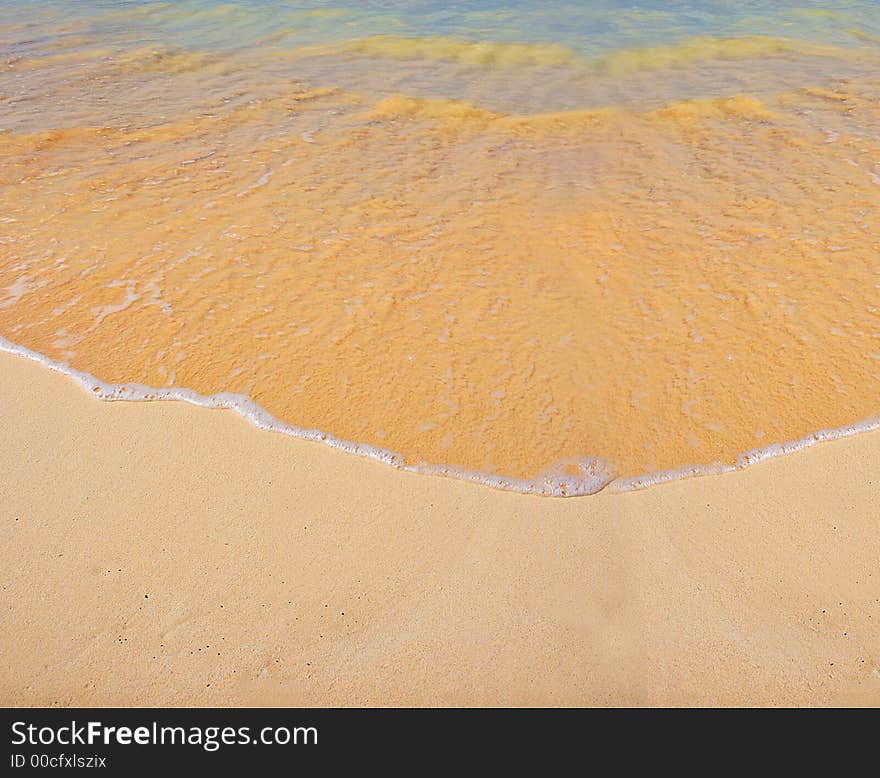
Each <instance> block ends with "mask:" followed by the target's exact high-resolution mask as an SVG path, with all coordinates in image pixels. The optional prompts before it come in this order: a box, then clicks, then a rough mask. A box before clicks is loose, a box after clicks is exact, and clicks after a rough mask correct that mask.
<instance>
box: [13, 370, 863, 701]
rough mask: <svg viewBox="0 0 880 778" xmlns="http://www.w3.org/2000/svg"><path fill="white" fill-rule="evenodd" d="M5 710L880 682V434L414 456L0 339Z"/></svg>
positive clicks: (728, 692) (769, 694)
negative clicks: (381, 457)
mask: <svg viewBox="0 0 880 778" xmlns="http://www.w3.org/2000/svg"><path fill="white" fill-rule="evenodd" d="M0 429H2V432H3V445H2V447H0V472H2V476H0V532H2V546H0V547H2V554H3V556H4V559H3V569H4V571H5V574H4V576H3V586H2V613H3V618H2V630H0V634H2V639H0V660H2V666H3V671H2V674H0V702H2V703H3V704H5V705H18V706H26V705H145V706H151V705H788V704H791V705H827V704H875V705H876V704H880V572H878V565H877V561H878V559H880V516H878V509H877V505H878V502H880V478H878V473H880V467H878V465H880V434H877V433H866V434H864V435H860V436H856V437H853V438H848V439H846V440H839V441H834V442H830V443H826V444H823V445H820V446H816V447H814V448H811V449H809V450H806V451H803V452H800V453H796V454H792V455H789V456H786V457H782V458H779V459H774V460H771V461H768V462H764V463H761V464H758V465H755V466H753V467H751V468H749V469H747V470H743V471H739V472H735V473H731V474H727V475H723V476H709V477H704V478H697V479H690V480H685V481H678V482H674V483H669V484H665V485H661V486H656V487H654V488H651V489H648V490H645V491H641V492H631V493H627V494H610V493H607V492H602V493H599V494H597V495H594V496H591V497H583V498H569V499H551V498H540V497H530V496H524V495H517V494H512V493H505V492H499V491H494V490H491V489H488V488H485V487H481V486H478V485H474V484H468V483H464V482H460V481H454V480H450V479H444V478H438V477H430V476H420V475H415V474H411V473H406V472H400V471H397V470H394V469H393V468H391V467H388V466H385V465H382V464H379V463H376V462H373V461H370V460H367V459H363V458H358V457H353V456H349V455H345V454H342V453H340V452H338V451H334V450H332V449H329V448H327V447H324V446H322V445H320V444H316V443H310V442H305V441H301V440H295V439H290V438H287V437H284V436H281V435H277V434H272V433H267V432H262V431H259V430H256V429H254V428H253V427H252V426H250V425H249V424H248V423H247V422H246V421H245V420H244V419H242V418H240V417H239V416H237V415H235V414H233V413H231V412H228V411H216V410H207V409H202V408H196V407H192V406H189V405H186V404H183V403H177V402H154V403H122V402H120V403H104V402H99V401H97V400H95V399H93V398H91V397H89V396H88V395H87V394H86V393H85V392H84V391H83V390H82V389H80V388H79V387H78V386H76V385H75V384H74V383H73V382H72V381H70V380H69V379H67V378H65V377H64V376H61V375H59V374H56V373H53V372H51V371H49V370H46V369H45V368H43V367H41V366H39V365H37V364H34V363H31V362H28V361H26V360H24V359H21V358H18V357H15V356H11V355H7V354H0Z"/></svg>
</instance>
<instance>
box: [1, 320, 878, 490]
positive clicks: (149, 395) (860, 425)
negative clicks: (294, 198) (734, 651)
mask: <svg viewBox="0 0 880 778" xmlns="http://www.w3.org/2000/svg"><path fill="white" fill-rule="evenodd" d="M0 351H3V352H6V353H8V354H14V355H17V356H20V357H24V358H26V359H30V360H32V361H34V362H37V363H39V364H41V365H43V366H45V367H48V368H49V369H50V370H54V371H56V372H58V373H61V374H63V375H66V376H68V377H70V378H72V379H73V380H74V381H75V382H76V383H78V384H79V385H80V386H81V387H82V388H83V389H85V390H86V391H88V392H89V393H90V394H91V395H92V396H93V397H97V398H98V399H100V400H107V401H118V400H127V401H155V400H178V401H181V402H186V403H190V404H191V405H198V406H200V407H202V408H222V409H227V410H231V411H235V412H236V413H238V414H239V415H240V416H243V417H244V418H245V419H247V420H248V421H249V422H251V423H252V424H253V425H254V426H255V427H258V428H259V429H263V430H269V431H271V432H280V433H282V434H284V435H289V436H291V437H294V438H301V439H302V440H311V441H315V442H317V443H323V444H325V445H327V446H330V447H331V448H335V449H338V450H340V451H344V452H346V453H348V454H356V455H358V456H363V457H368V458H369V459H374V460H376V461H377V462H382V463H384V464H386V465H391V466H392V467H395V468H397V469H399V470H405V471H407V472H411V473H419V474H423V475H437V476H445V477H447V478H455V479H458V480H462V481H471V482H473V483H478V484H482V485H484V486H489V487H492V488H493V489H499V490H502V491H509V492H518V493H521V494H534V495H542V496H545V497H579V496H585V495H591V494H596V493H597V492H599V491H602V490H603V489H606V488H607V490H608V491H609V492H618V493H619V492H631V491H637V490H640V489H646V488H648V487H650V486H655V485H657V484H662V483H667V482H670V481H677V480H681V479H684V478H694V477H697V476H704V475H718V474H721V473H729V472H732V471H735V470H742V469H744V468H746V467H749V466H751V465H753V464H755V463H757V462H762V461H764V460H766V459H770V458H773V457H778V456H782V455H784V454H790V453H793V452H796V451H801V450H803V449H806V448H809V447H810V446H814V445H816V444H817V443H821V442H824V441H829V440H835V439H838V438H845V437H849V436H851V435H856V434H858V433H861V432H869V431H871V430H877V429H880V417H873V418H869V419H865V420H863V421H861V422H857V423H854V424H848V425H846V426H843V427H838V428H836V429H825V430H819V431H817V432H814V433H811V434H810V435H807V436H805V437H803V438H801V439H799V440H794V441H786V442H781V443H774V444H771V445H768V446H764V447H762V448H757V449H753V450H751V451H747V452H745V453H743V454H740V455H739V456H738V457H737V459H736V461H735V463H734V464H732V465H726V464H723V463H721V462H712V463H708V464H701V465H700V464H697V465H689V466H686V467H680V468H675V469H671V470H661V471H658V472H656V473H648V474H645V475H640V476H636V477H631V478H616V477H615V476H614V474H613V472H612V471H611V469H610V466H609V465H608V464H607V463H606V462H604V461H603V460H601V459H598V458H595V459H582V460H578V461H577V462H572V461H571V460H566V461H564V462H560V463H559V465H557V466H554V467H552V468H550V469H549V470H548V471H547V473H546V474H544V475H539V476H537V477H535V478H533V479H524V478H507V477H504V476H499V475H495V474H493V473H484V472H480V471H476V470H466V469H463V468H459V467H455V466H454V465H443V464H422V463H420V464H410V463H407V462H406V461H405V460H404V458H403V456H402V455H401V454H399V453H397V452H394V451H391V450H389V449H383V448H379V447H377V446H372V445H368V444H365V443H356V442H354V441H350V440H342V439H340V438H337V437H336V436H334V435H331V434H330V433H329V432H324V431H322V430H314V429H305V428H303V427H298V426H296V425H293V424H287V423H285V422H282V421H280V420H279V419H277V418H275V417H274V416H273V415H272V414H271V413H269V412H268V411H267V410H266V409H265V408H263V407H261V406H260V405H258V404H257V403H255V402H254V401H253V400H252V399H251V398H250V397H247V396H246V395H242V394H233V393H231V392H218V393H217V394H212V395H202V394H199V393H198V392H195V391H193V390H191V389H184V388H177V387H172V388H164V389H157V388H154V387H150V386H145V385H144V384H138V383H122V384H109V383H106V382H104V381H101V380H100V379H98V378H96V377H95V376H93V375H91V374H90V373H86V372H83V371H81V370H76V369H74V368H72V367H70V365H68V364H65V363H63V362H57V361H55V360H53V359H50V358H49V357H47V356H45V355H43V354H40V353H38V352H36V351H32V350H31V349H28V348H25V347H24V346H19V345H17V344H15V343H13V342H12V341H10V340H8V339H6V338H4V337H3V336H2V335H0ZM572 466H574V467H576V468H578V469H580V471H581V474H580V475H571V474H569V473H567V472H565V474H562V473H563V472H564V471H565V469H566V468H571V467H572Z"/></svg>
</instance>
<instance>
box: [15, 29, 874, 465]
mask: <svg viewBox="0 0 880 778" xmlns="http://www.w3.org/2000/svg"><path fill="white" fill-rule="evenodd" d="M400 45H401V44H400V43H399V42H398V41H395V40H394V39H390V40H389V39H384V40H379V41H372V42H371V43H369V44H366V43H357V44H351V45H350V46H349V47H348V49H347V51H348V54H347V55H346V56H347V57H349V59H348V60H347V61H348V62H349V63H351V62H352V61H355V60H356V59H357V57H361V56H364V57H368V56H372V55H374V54H375V52H373V51H371V49H370V47H379V46H385V47H386V48H387V49H388V50H389V51H391V53H390V54H389V53H388V51H385V52H384V53H383V56H385V57H386V61H389V62H392V63H393V62H394V61H395V55H394V50H395V47H397V48H399V47H400ZM420 45H421V46H422V47H423V48H424V47H430V46H433V47H434V48H435V49H436V51H434V52H433V53H432V52H428V53H427V54H426V53H425V51H420V52H417V56H418V58H419V61H420V64H419V66H420V67H422V66H424V63H425V62H426V61H430V58H431V56H434V55H436V57H435V58H436V59H437V60H438V61H441V60H444V61H445V64H437V67H447V66H448V67H450V68H451V67H469V68H473V67H477V68H479V67H483V66H484V65H485V63H484V62H482V61H480V59H479V56H478V53H474V52H468V51H465V50H464V49H458V48H455V47H454V46H453V47H452V48H450V44H448V43H444V42H443V41H442V40H440V41H433V42H428V43H424V42H423V43H422V44H420ZM707 45H708V44H706V43H705V42H703V43H699V42H698V43H691V44H690V46H691V48H690V49H689V50H688V51H686V52H685V54H686V55H687V56H689V57H691V58H693V57H698V58H699V57H700V56H701V52H703V51H704V50H705V48H706V46H707ZM748 45H751V46H753V47H754V46H757V45H758V44H756V43H754V42H752V43H750V44H748ZM358 47H360V48H358ZM444 47H445V48H444ZM338 49H339V47H336V49H335V50H334V51H333V52H331V54H330V55H333V56H339V53H338ZM330 55H328V56H330ZM715 55H717V51H713V50H712V49H711V47H710V49H709V51H708V53H707V54H706V56H707V57H710V56H715ZM301 56H302V60H303V62H304V63H305V64H304V65H303V67H304V68H305V67H311V68H313V69H314V72H316V73H317V72H319V71H320V62H319V60H320V59H321V58H320V57H315V56H313V54H312V53H309V52H305V53H303V54H302V55H301ZM400 56H401V57H409V56H416V55H412V54H411V53H410V52H406V53H405V55H400ZM498 56H501V57H502V64H503V65H504V66H505V67H508V68H519V67H525V68H535V69H537V70H535V74H536V75H535V78H538V77H539V76H540V75H541V73H545V75H546V72H547V71H546V70H540V69H541V68H548V67H549V68H555V67H570V66H571V63H569V62H567V61H565V57H564V55H563V54H561V53H560V52H559V51H557V50H555V49H553V50H551V51H550V52H549V54H548V55H547V56H548V57H549V61H547V62H542V61H536V60H535V58H536V56H537V55H534V54H530V55H529V56H525V54H523V52H521V51H519V50H516V49H508V50H506V51H505V52H502V53H501V54H499V55H498ZM633 56H635V55H633ZM656 56H660V57H661V59H660V61H659V63H656V67H658V68H663V67H672V66H673V65H674V66H679V65H680V63H670V62H668V61H666V60H664V59H663V57H666V58H667V59H668V57H669V56H670V55H669V53H668V52H667V53H665V54H663V53H662V52H661V53H660V54H659V55H657V54H656V52H655V58H656ZM743 56H744V57H748V56H752V52H750V51H749V50H747V51H746V52H745V53H744V55H743ZM804 56H805V57H809V58H810V59H809V61H807V60H805V63H806V64H805V65H804V68H805V70H809V67H818V68H820V69H821V65H818V66H817V65H816V62H817V61H820V60H821V57H822V56H824V54H823V53H822V52H815V51H814V52H806V53H805V54H804ZM352 57H353V58H355V60H352V59H351V58H352ZM504 57H506V58H507V60H510V61H509V62H508V61H506V60H504V59H503V58H504ZM554 57H555V59H554ZM817 58H819V59H817ZM631 59H632V58H631ZM631 59H623V58H618V60H616V61H615V62H612V63H611V64H609V63H608V62H606V63H605V64H597V63H588V64H586V65H583V70H582V71H580V74H579V75H578V78H584V79H586V78H588V77H589V76H588V74H589V73H593V74H594V75H595V79H596V81H597V83H598V82H600V81H601V79H602V78H610V77H613V76H620V74H623V76H622V77H629V76H627V75H626V74H630V76H631V78H632V79H638V78H641V77H642V75H641V74H642V73H643V71H644V68H643V67H642V66H641V64H640V60H639V59H638V57H635V59H634V60H633V61H634V62H635V64H634V65H631V64H629V63H630V62H631ZM560 60H561V61H560ZM491 63H492V64H495V65H497V58H495V59H492V60H491ZM388 67H389V69H390V68H393V67H395V66H394V65H393V64H392V65H389V66H388ZM575 67H577V65H575ZM223 68H229V65H228V63H224V62H223V61H218V60H216V59H215V58H213V57H212V56H210V55H207V54H199V53H198V52H185V51H167V52H162V51H153V50H150V51H138V50H134V51H133V52H131V53H130V54H129V55H128V56H127V57H123V56H120V55H113V56H108V55H107V54H106V53H102V52H100V51H98V52H97V53H95V54H94V55H90V56H88V57H86V56H85V55H84V54H83V53H82V52H81V51H80V50H79V49H77V50H76V54H75V55H73V54H69V53H65V52H64V51H59V52H55V53H54V54H51V55H46V57H45V58H44V59H41V60H37V61H26V60H22V61H18V62H14V63H11V64H9V66H8V68H7V72H5V73H4V74H3V77H2V80H0V85H2V86H3V92H2V99H3V102H0V105H5V107H6V108H5V110H6V113H5V114H4V121H5V122H6V124H5V126H4V127H3V132H2V133H0V159H2V167H0V204H2V205H0V208H2V213H0V335H3V336H4V337H6V338H8V339H10V340H11V341H14V342H15V343H17V344H20V345H22V346H25V347H27V348H29V349H32V350H34V351H37V352H40V353H42V354H45V355H47V356H49V357H50V358H52V359H54V360H58V361H61V362H65V363H69V364H70V365H71V366H72V367H73V368H76V369H78V370H83V371H87V372H89V373H91V374H93V375H95V376H97V377H98V378H100V379H102V380H104V381H107V382H127V381H137V382H140V383H142V384H146V385H148V386H152V387H157V388H161V387H172V386H173V387H186V388H190V389H194V390H196V391H197V392H199V393H202V394H212V393H215V392H235V393H241V394H244V395H248V396H250V397H251V398H252V399H253V400H254V401H255V402H257V403H259V404H260V405H261V406H263V407H264V408H266V409H267V410H268V411H269V412H271V413H272V414H273V415H274V416H276V417H277V418H278V419H280V420H282V421H284V422H287V423H289V424H291V425H297V426H300V427H305V428H316V429H320V430H325V431H327V432H329V433H331V434H332V435H335V436H337V437H339V438H341V439H345V440H351V441H358V442H363V443H368V444H373V445H376V446H379V447H381V448H385V449H390V450H392V451H396V452H400V453H401V454H402V456H403V457H404V459H405V460H406V462H408V463H412V464H417V463H433V464H444V465H453V466H458V467H462V468H466V469H471V470H478V471H481V472H485V473H495V474H501V475H504V476H512V477H519V478H532V477H535V476H537V475H538V474H540V473H543V472H546V471H548V469H552V468H553V467H554V466H556V468H557V471H558V470H559V468H560V467H561V468H562V470H563V471H564V472H568V473H571V474H576V473H578V472H579V469H580V468H585V469H586V470H589V469H590V468H592V469H594V470H595V469H596V468H597V467H599V468H601V467H604V468H607V469H608V471H609V472H610V473H612V474H614V475H616V476H623V477H631V476H638V475H641V474H645V473H652V472H656V471H659V470H667V469H675V468H680V467H683V466H686V465H690V464H694V463H709V462H715V461H722V462H732V461H734V460H735V459H736V457H737V455H738V454H740V453H741V452H744V451H748V450H751V449H755V448H758V447H762V446H766V445H769V444H771V443H774V442H778V441H788V440H795V439H798V438H800V437H802V436H805V435H807V434H809V433H811V432H813V431H816V430H819V429H823V428H833V427H839V426H843V425H847V424H852V423H854V422H858V421H861V420H865V419H869V418H872V417H874V416H876V414H877V413H878V411H880V401H878V397H880V394H878V385H880V384H878V380H880V78H872V77H871V76H870V69H866V70H865V71H864V74H862V75H860V76H852V77H847V78H841V79H837V80H834V81H833V82H826V83H821V84H819V83H818V82H817V83H816V84H810V83H805V84H802V85H800V86H797V87H791V88H788V87H787V86H786V87H785V88H782V87H781V86H780V87H779V88H776V89H773V90H764V91H761V92H760V93H758V91H757V90H756V91H754V92H750V91H742V90H740V91H736V92H732V93H731V94H729V95H726V96H722V97H707V98H692V99H659V100H657V101H655V102H653V103H652V102H650V101H642V103H641V104H635V103H633V102H632V101H626V100H622V101H620V102H619V103H618V104H609V105H604V106H600V107H596V108H595V109H579V110H561V111H549V110H538V111H535V112H531V113H519V114H516V113H512V112H507V111H504V110H502V109H501V108H500V107H499V106H500V105H501V104H502V103H503V100H501V98H499V101H498V104H497V105H487V104H485V103H483V104H481V103H479V102H473V101H471V102H468V101H457V100H449V99H444V98H442V97H435V96H426V95H424V94H421V93H420V92H419V90H418V89H414V90H413V92H412V93H410V94H409V95H396V94H377V93H374V92H372V91H369V90H367V89H359V88H358V84H357V83H356V79H355V78H354V76H352V77H351V78H350V79H349V80H348V81H346V82H345V84H343V85H339V84H332V83H331V84H328V83H317V79H304V80H296V79H288V80H284V81H282V82H279V81H278V80H277V79H276V80H273V79H268V78H266V79H261V77H260V75H259V72H257V73H256V74H255V73H254V71H251V72H250V74H249V75H248V79H249V81H248V85H247V89H244V88H237V87H236V81H235V80H234V79H232V80H231V81H230V84H231V85H230V87H229V88H228V89H227V90H225V91H223V90H214V91H204V90H202V89H200V85H203V84H204V81H203V80H202V79H204V78H205V77H206V74H209V75H210V74H211V73H212V72H216V73H220V72H221V71H222V69H223ZM615 68H617V70H615ZM356 70H357V69H356V68H354V69H353V70H352V71H351V72H352V73H356ZM612 71H613V72H612ZM236 72H239V71H236ZM495 72H497V71H495ZM875 72H877V71H875ZM59 73H60V74H63V77H59V75H58V74H59ZM145 73H150V74H151V78H150V79H149V80H146V79H145V78H144V74H145ZM609 73H610V75H609ZM157 74H158V77H157ZM221 74H222V73H221ZM507 77H509V75H508V76H507ZM509 78H512V77H509ZM340 80H342V79H340ZM632 83H636V81H633V82H632ZM151 90H152V91H151ZM105 98H106V99H105ZM151 100H153V101H162V100H164V101H165V102H164V103H162V105H163V113H162V114H161V115H155V113H156V112H155V111H152V113H151V112H150V111H148V110H146V109H145V108H144V106H145V105H149V104H150V101H151ZM35 101H36V102H37V103H39V104H41V105H43V106H44V110H42V111H41V112H38V118H39V121H37V120H36V119H35V118H34V113H33V111H30V112H26V111H25V110H24V107H27V106H29V105H30V106H32V105H33V104H34V102H35ZM40 101H42V102H40ZM16 106H18V108H16ZM594 459H598V460H601V462H602V463H604V464H602V465H601V466H600V465H597V464H595V463H594V464H592V465H591V464H590V463H591V462H592V461H593V460H594ZM560 463H561V464H560Z"/></svg>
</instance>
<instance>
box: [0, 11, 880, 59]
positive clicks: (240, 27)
mask: <svg viewBox="0 0 880 778" xmlns="http://www.w3.org/2000/svg"><path fill="white" fill-rule="evenodd" d="M0 14H2V24H3V25H10V24H11V25H15V24H25V25H26V26H27V29H28V30H29V31H30V33H31V35H29V36H28V37H27V38H26V39H25V38H19V39H18V40H15V39H13V40H12V41H9V40H7V41H4V48H3V54H4V55H5V56H10V55H12V56H14V55H15V53H16V52H22V51H29V50H33V49H34V48H38V47H39V46H40V44H41V43H45V42H46V40H47V39H46V37H44V36H50V35H53V34H58V33H53V31H52V27H53V25H55V24H57V23H58V22H59V20H60V18H61V17H63V18H64V20H66V22H67V24H68V26H69V27H70V28H71V30H70V32H68V33H61V34H67V35H73V34H74V33H76V34H82V33H83V32H88V33H93V34H96V35H99V36H101V37H102V38H109V39H111V40H112V39H115V38H121V37H129V36H131V35H132V34H135V35H136V36H137V38H138V39H139V40H141V41H144V42H151V43H163V44H167V43H173V44H176V45H180V46H189V45H193V44H196V45H198V46H206V47H217V48H222V49H228V50H241V49H244V48H247V47H250V46H254V45H259V43H260V41H261V40H262V39H264V38H265V37H266V36H269V35H271V34H272V33H273V32H276V31H277V30H278V29H279V28H289V34H288V36H287V37H286V38H285V39H284V44H285V45H289V46H299V45H308V44H314V43H321V42H327V41H334V40H339V39H341V38H354V37H363V36H371V35H381V34H394V35H399V36H412V37H420V36H428V35H443V36H452V37H456V38H460V39H463V40H471V41H481V40H491V41H505V42H532V43H541V42H544V43H546V42H553V43H559V44H563V45H565V46H567V47H570V48H571V49H573V50H575V51H578V52H580V53H582V54H584V55H587V56H598V55H601V54H603V53H607V52H608V51H612V50H614V49H619V48H631V47H645V46H655V45H657V44H673V43H676V42H680V41H683V40H687V39H688V38H690V37H694V36H706V35H708V36H719V37H734V36H741V35H771V36H785V37H788V38H797V39H803V40H812V41H822V42H825V43H834V44H837V45H841V46H848V45H857V44H858V42H859V39H858V38H854V37H853V35H852V33H851V31H852V30H853V29H857V30H861V31H863V32H866V33H869V34H874V35H878V34H880V5H878V3H876V2H864V1H862V2H836V3H827V2H824V3H823V2H809V0H801V2H791V3H779V2H756V1H755V0H751V1H747V2H693V1H691V0H689V1H688V2H656V1H655V2H640V3H631V2H620V1H618V2H608V1H607V0H606V1H604V2H602V1H599V0H597V1H594V2H581V3H536V2H489V1H487V0H483V1H481V2H455V3H443V2H416V1H414V0H409V1H407V0H398V1H397V2H394V1H393V0H387V1H386V2H375V1H373V2H359V3H338V2H277V1H275V2H273V1H265V0H262V1H261V0H250V2H236V3H230V2H222V1H221V0H183V1H182V2H161V1H160V0H153V1H150V0H148V1H146V2H144V1H143V0H139V1H138V2H123V1H120V0H116V1H115V2H82V1H80V0H73V1H71V0H60V1H59V0H54V1H52V2H31V1H27V0H11V1H10V0H3V2H0Z"/></svg>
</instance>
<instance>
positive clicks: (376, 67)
mask: <svg viewBox="0 0 880 778" xmlns="http://www.w3.org/2000/svg"><path fill="white" fill-rule="evenodd" d="M0 57H2V58H3V59H4V60H5V62H6V64H7V68H6V71H5V72H0V129H11V130H16V131H17V130H27V129H40V128H48V127H54V128H58V127H64V126H71V125H75V124H81V123H83V122H85V121H86V120H87V119H88V120H89V121H99V122H101V123H104V124H114V123H120V122H123V123H130V122H135V123H137V122H141V121H151V120H156V119H161V118H162V117H166V116H168V115H171V114H174V113H178V112H180V111H184V110H190V109H193V108H196V109H200V106H201V109H204V110H207V107H208V106H211V105H213V104H215V103H216V102H217V101H220V100H222V101H224V102H227V103H229V104H230V105H231V106H232V107H234V106H235V105H237V104H240V102H241V101H242V100H246V99H252V98H259V97H261V96H265V95H267V94H270V93H277V91H278V89H279V88H283V87H284V84H286V83H290V82H300V83H306V84H309V85H312V86H316V87H330V88H335V89H344V90H347V91H351V92H357V93H360V94H364V95H366V96H367V97H368V98H373V97H376V96H385V95H390V94H403V95H407V96H415V97H427V98H440V99H454V100H465V101H469V102H473V103H476V104H477V105H479V106H481V107H486V108H489V109H491V110H498V111H503V112H508V113H514V114H529V113H539V112H546V111H560V110H576V109H582V108H597V107H605V106H617V105H629V106H633V105H634V106H636V107H651V106H659V105H661V104H663V103H664V102H668V101H672V100H682V99H692V98H697V99H701V98H712V97H724V96H728V95H734V94H739V93H748V94H751V95H754V96H756V97H759V98H763V97H766V96H768V95H772V94H774V93H781V92H786V91H793V90H796V89H799V88H801V87H802V86H803V85H804V84H810V85H813V86H821V85H823V84H829V85H830V84H831V82H832V81H833V80H839V79H846V78H859V79H863V78H864V76H865V75H866V74H868V75H869V76H870V75H871V74H872V73H876V71H877V63H878V57H880V7H878V4H877V3H876V2H863V1H861V2H860V1H853V2H844V3H835V4H833V5H830V4H827V3H819V2H809V1H802V2H792V3H775V2H757V1H756V0H752V2H671V3H670V2H642V3H630V2H620V1H618V2H608V1H607V0H605V1H604V2H598V1H597V2H585V3H535V2H512V3H501V2H489V1H483V2H476V1H474V2H457V3H439V2H414V1H410V2H404V1H402V0H401V1H396V2H395V1H386V2H376V1H375V0H374V1H373V2H362V3H356V4H354V3H352V4H346V3H338V2H277V1H271V2H270V1H264V2H260V1H259V0H250V1H249V2H237V3H229V2H220V1H219V0H184V1H182V2H159V1H158V0H155V1H152V2H120V1H119V0H115V1H112V2H111V1H108V2H71V0H53V1H52V2H39V3H38V2H29V1H25V0H0ZM181 75H183V76H185V78H178V77H176V76H181ZM132 97H136V98H138V100H135V101H134V102H133V101H132ZM122 103H126V104H127V108H126V111H125V112H121V111H119V110H117V109H116V107H117V106H119V105H120V104H122Z"/></svg>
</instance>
